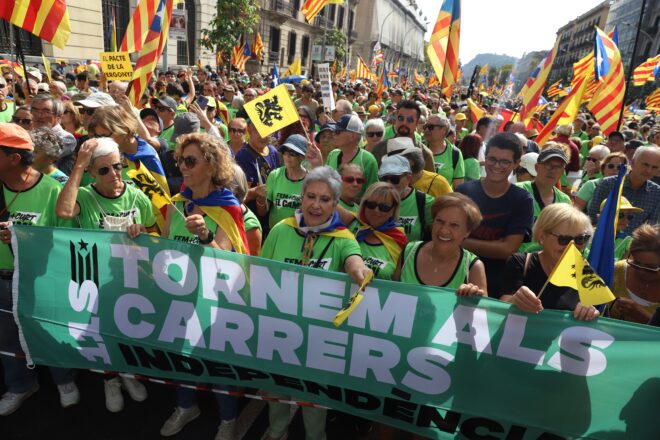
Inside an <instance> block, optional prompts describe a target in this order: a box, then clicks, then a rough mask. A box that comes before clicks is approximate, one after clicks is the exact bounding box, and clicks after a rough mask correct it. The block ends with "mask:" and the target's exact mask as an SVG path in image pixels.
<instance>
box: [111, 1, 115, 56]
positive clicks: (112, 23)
mask: <svg viewBox="0 0 660 440" xmlns="http://www.w3.org/2000/svg"><path fill="white" fill-rule="evenodd" d="M110 20H111V23H110V26H111V27H112V31H111V32H110V52H117V19H116V17H115V9H114V8H112V17H111V19H110Z"/></svg>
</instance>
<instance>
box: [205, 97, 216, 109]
mask: <svg viewBox="0 0 660 440" xmlns="http://www.w3.org/2000/svg"><path fill="white" fill-rule="evenodd" d="M204 98H206V100H207V101H208V102H207V103H206V106H207V107H213V108H215V107H216V105H215V96H205V97H204Z"/></svg>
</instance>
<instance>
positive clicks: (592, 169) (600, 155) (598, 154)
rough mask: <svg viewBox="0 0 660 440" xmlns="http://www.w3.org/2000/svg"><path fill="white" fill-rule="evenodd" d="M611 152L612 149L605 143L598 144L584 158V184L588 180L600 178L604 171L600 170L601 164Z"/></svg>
mask: <svg viewBox="0 0 660 440" xmlns="http://www.w3.org/2000/svg"><path fill="white" fill-rule="evenodd" d="M608 154H610V149H609V148H607V147H606V146H605V145H596V146H595V147H593V148H592V149H591V150H589V154H588V155H587V156H586V157H585V158H584V165H583V167H582V184H583V185H584V183H585V182H587V181H588V180H593V179H600V178H602V177H603V173H601V172H600V164H601V162H602V161H603V159H605V157H607V155H608Z"/></svg>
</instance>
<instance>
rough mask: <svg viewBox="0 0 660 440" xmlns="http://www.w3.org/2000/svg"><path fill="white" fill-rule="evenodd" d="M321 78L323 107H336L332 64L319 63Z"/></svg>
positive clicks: (332, 108)
mask: <svg viewBox="0 0 660 440" xmlns="http://www.w3.org/2000/svg"><path fill="white" fill-rule="evenodd" d="M318 67H319V80H320V81H321V95H322V97H323V107H325V109H326V111H332V110H334V109H335V97H334V96H333V94H332V77H331V75H330V64H328V63H325V64H319V65H318Z"/></svg>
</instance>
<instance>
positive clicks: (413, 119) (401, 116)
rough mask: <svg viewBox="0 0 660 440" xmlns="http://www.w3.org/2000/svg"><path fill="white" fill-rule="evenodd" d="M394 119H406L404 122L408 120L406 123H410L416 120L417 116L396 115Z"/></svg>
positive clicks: (401, 120)
mask: <svg viewBox="0 0 660 440" xmlns="http://www.w3.org/2000/svg"><path fill="white" fill-rule="evenodd" d="M396 120H397V121H399V122H403V121H406V122H408V124H412V123H414V122H415V121H416V120H417V118H415V117H414V116H403V115H399V116H397V117H396Z"/></svg>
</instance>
